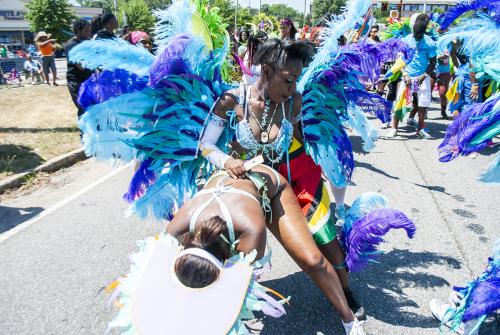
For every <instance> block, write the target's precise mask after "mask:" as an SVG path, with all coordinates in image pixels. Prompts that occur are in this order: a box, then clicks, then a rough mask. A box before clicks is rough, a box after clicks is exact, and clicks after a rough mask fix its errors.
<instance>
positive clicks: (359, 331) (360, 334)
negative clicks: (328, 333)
mask: <svg viewBox="0 0 500 335" xmlns="http://www.w3.org/2000/svg"><path fill="white" fill-rule="evenodd" d="M363 323H364V322H363V321H359V320H358V319H354V321H351V322H349V323H345V322H344V321H342V325H343V326H344V330H345V333H346V335H366V333H365V330H364V329H363Z"/></svg>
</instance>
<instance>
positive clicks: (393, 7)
mask: <svg viewBox="0 0 500 335" xmlns="http://www.w3.org/2000/svg"><path fill="white" fill-rule="evenodd" d="M400 4H402V8H401V17H410V16H412V15H413V14H414V13H432V12H435V11H439V12H444V11H447V10H448V9H449V8H450V6H455V5H456V4H457V0H404V1H401V0H373V8H377V9H381V10H383V11H387V12H388V15H387V16H390V17H392V15H391V13H392V14H394V12H397V11H398V7H399V5H400Z"/></svg>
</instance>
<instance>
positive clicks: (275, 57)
mask: <svg viewBox="0 0 500 335" xmlns="http://www.w3.org/2000/svg"><path fill="white" fill-rule="evenodd" d="M311 55H312V48H311V46H310V44H308V43H306V42H303V41H299V42H293V43H286V42H282V41H279V40H277V39H272V40H269V41H267V42H266V43H264V44H263V45H262V46H261V47H260V48H259V50H258V51H257V53H256V55H255V57H254V64H256V65H260V66H261V76H260V77H259V79H258V80H257V82H256V84H255V85H251V86H245V85H241V86H240V87H239V88H238V89H234V90H229V91H227V92H226V93H224V94H223V95H222V97H221V98H220V100H219V101H218V103H217V104H216V105H215V108H214V113H213V114H212V117H211V120H210V121H209V124H208V126H207V128H206V130H205V133H204V135H203V137H202V139H201V148H202V152H203V153H204V155H205V156H206V158H207V159H208V160H209V161H210V162H211V163H212V164H214V165H215V166H217V167H219V168H223V169H224V170H225V171H227V173H228V174H229V176H230V177H231V178H235V179H237V178H243V177H244V176H245V173H246V170H245V167H244V163H245V159H251V158H253V157H255V156H257V155H263V157H264V160H265V164H266V165H268V166H271V167H274V168H278V167H279V169H280V172H282V173H283V174H284V175H287V176H289V180H290V182H291V185H292V187H293V189H294V191H295V193H296V194H297V195H298V200H299V202H300V205H301V207H302V208H303V213H302V214H301V215H303V214H305V215H307V218H308V220H309V228H310V231H311V233H312V234H313V237H314V240H315V241H316V243H317V244H318V246H319V247H320V249H321V251H322V252H323V254H324V255H325V257H326V258H327V259H328V261H329V262H330V263H332V264H334V266H335V269H336V271H337V273H338V276H339V278H340V280H341V283H342V287H343V288H344V293H345V295H346V297H347V300H348V302H349V306H350V307H351V309H352V310H353V311H354V312H355V313H356V316H357V317H359V318H364V317H365V312H364V308H363V307H362V306H361V305H360V304H359V303H358V302H357V301H356V299H355V297H354V295H353V293H352V292H351V290H350V289H349V281H348V273H347V270H346V267H345V264H344V259H345V255H344V252H343V250H342V248H341V246H340V243H339V241H338V240H337V239H336V236H337V232H336V227H335V219H334V218H333V217H332V215H331V213H330V203H331V201H330V198H329V196H328V191H327V188H326V185H325V183H324V182H323V178H322V175H321V168H320V167H319V166H318V165H316V164H315V163H314V161H313V160H312V159H311V158H310V157H309V156H307V155H305V151H304V148H303V144H302V143H303V139H302V131H301V129H300V127H299V123H298V120H299V117H300V116H299V113H300V110H301V107H302V105H301V95H300V93H298V92H297V91H296V82H297V78H298V77H299V76H300V74H301V72H302V68H303V66H304V65H306V64H307V61H308V59H309V58H310V57H311ZM230 111H234V117H233V118H234V119H233V120H234V127H235V132H236V138H237V141H236V142H235V143H233V144H232V145H231V147H232V148H233V149H234V152H233V155H235V156H239V157H240V159H237V158H233V157H232V156H231V155H229V154H226V153H224V152H222V151H221V150H220V149H218V148H217V146H216V143H217V142H218V141H219V138H220V137H221V135H222V134H223V132H224V129H225V128H226V127H227V126H228V122H229V120H228V119H229V116H228V114H229V113H228V112H230ZM292 139H293V141H292ZM289 148H290V150H292V151H296V154H297V155H302V158H303V159H302V160H300V162H299V161H295V164H293V162H291V161H290V163H287V160H289V159H291V158H292V157H287V156H288V150H289ZM292 154H293V155H295V153H292ZM299 163H300V164H299ZM282 164H284V165H282ZM288 164H290V168H288ZM280 165H281V166H280ZM288 169H290V173H287V170H288ZM283 207H285V205H284V204H283ZM286 213H288V212H286ZM292 213H293V212H292ZM287 215H288V214H287ZM291 219H292V218H290V219H286V220H291Z"/></svg>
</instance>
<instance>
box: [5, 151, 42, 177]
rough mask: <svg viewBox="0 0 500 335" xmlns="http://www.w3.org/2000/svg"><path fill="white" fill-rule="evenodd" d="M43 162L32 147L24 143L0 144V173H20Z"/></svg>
mask: <svg viewBox="0 0 500 335" xmlns="http://www.w3.org/2000/svg"><path fill="white" fill-rule="evenodd" d="M43 162H45V160H44V159H43V158H42V157H41V156H40V155H38V154H37V153H36V152H35V151H34V150H33V148H31V147H27V146H25V145H15V144H1V145H0V173H3V172H12V173H20V172H25V171H28V170H30V169H32V168H35V167H37V166H38V165H40V164H42V163H43Z"/></svg>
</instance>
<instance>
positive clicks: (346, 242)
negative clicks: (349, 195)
mask: <svg viewBox="0 0 500 335" xmlns="http://www.w3.org/2000/svg"><path fill="white" fill-rule="evenodd" d="M386 206H387V199H386V198H385V197H384V196H382V195H380V194H377V193H373V192H371V193H364V194H362V195H361V196H359V197H358V198H356V200H355V201H354V202H353V204H352V207H351V208H350V209H349V211H348V212H347V216H346V221H345V224H344V226H343V234H342V244H343V247H344V249H345V250H346V260H345V261H346V265H347V268H348V269H349V270H350V271H353V272H357V271H361V270H362V269H363V268H365V267H366V266H367V265H368V263H370V262H376V257H377V255H378V254H379V253H380V251H378V249H377V247H378V245H379V244H380V243H381V242H383V241H384V239H383V236H384V235H386V234H387V233H388V232H389V231H390V230H391V229H404V230H405V231H406V234H407V235H408V237H409V238H412V237H413V236H414V235H415V230H416V228H415V224H414V223H413V222H412V221H411V220H410V219H409V218H408V217H407V216H406V215H404V214H403V213H402V212H400V211H398V210H394V209H390V208H385V207H386Z"/></svg>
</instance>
